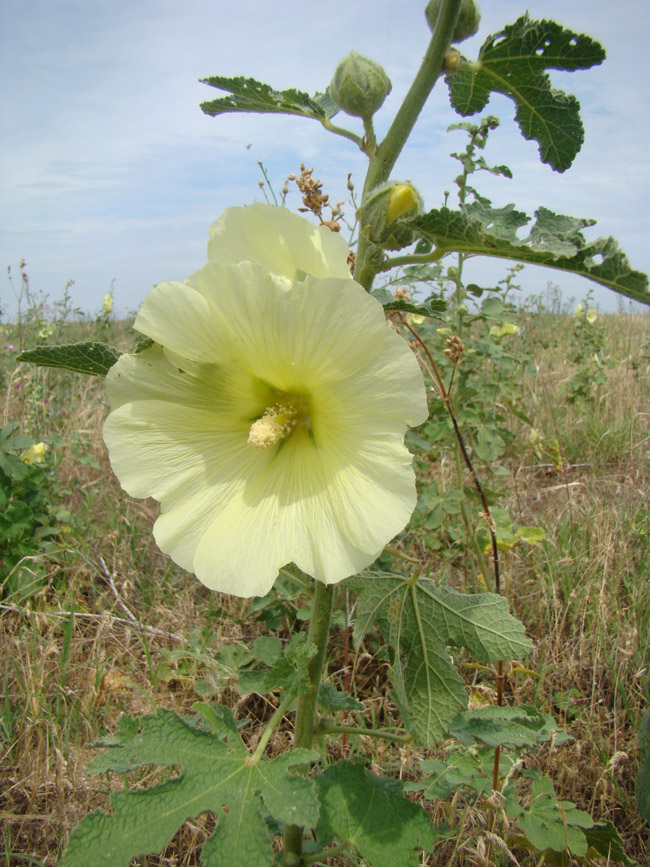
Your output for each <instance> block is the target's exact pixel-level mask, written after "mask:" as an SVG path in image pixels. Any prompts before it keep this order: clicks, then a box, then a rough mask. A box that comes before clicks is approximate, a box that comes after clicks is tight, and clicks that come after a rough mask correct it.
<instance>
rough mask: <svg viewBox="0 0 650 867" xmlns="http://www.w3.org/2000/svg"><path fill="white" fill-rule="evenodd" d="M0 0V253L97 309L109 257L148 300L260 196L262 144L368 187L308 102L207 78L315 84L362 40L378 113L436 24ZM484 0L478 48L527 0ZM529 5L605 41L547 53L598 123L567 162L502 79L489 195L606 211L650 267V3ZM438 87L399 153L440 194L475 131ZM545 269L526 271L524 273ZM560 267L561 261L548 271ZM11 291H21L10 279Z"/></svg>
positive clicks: (201, 3)
mask: <svg viewBox="0 0 650 867" xmlns="http://www.w3.org/2000/svg"><path fill="white" fill-rule="evenodd" d="M4 5H5V9H4V29H3V33H2V35H1V36H0V57H1V60H0V63H1V69H0V77H1V78H2V81H3V85H2V86H3V92H2V100H3V106H4V111H3V115H2V117H0V136H1V142H0V145H1V147H2V152H3V161H2V178H1V181H0V182H1V184H2V190H3V195H2V202H3V204H2V206H1V207H2V210H1V211H0V231H1V239H0V262H1V263H2V264H13V265H14V267H15V266H16V265H17V264H18V262H19V261H20V259H21V258H22V257H25V258H26V259H27V263H28V270H29V271H30V274H31V278H32V285H33V286H34V287H35V288H42V289H43V290H44V291H46V292H49V293H50V295H52V296H53V297H57V296H58V295H59V294H60V292H61V290H62V288H63V286H64V285H65V282H66V281H67V280H68V279H70V278H72V279H74V280H75V281H76V282H75V287H74V288H73V297H74V298H75V301H76V302H77V303H78V304H79V305H80V306H82V307H86V308H88V309H94V308H95V307H97V305H98V304H99V303H101V302H100V300H99V299H101V294H102V293H103V292H104V291H106V287H107V285H108V284H109V283H110V280H111V279H112V278H113V277H115V278H116V280H117V282H116V299H117V305H118V307H121V308H122V309H125V308H127V307H135V306H137V303H138V302H139V301H140V300H141V299H142V297H144V294H145V293H146V291H147V290H148V289H149V287H150V286H151V285H152V284H153V283H154V282H156V281H159V280H163V279H181V278H182V277H183V276H184V275H185V274H186V273H189V272H191V271H193V270H195V269H196V268H197V267H199V265H200V264H201V260H202V257H203V255H204V249H205V240H206V238H207V230H208V226H209V224H210V222H211V221H212V220H213V219H215V218H216V217H217V216H218V215H219V213H221V211H222V210H223V209H224V208H225V207H227V206H228V205H232V204H242V203H245V202H248V201H251V200H252V199H254V198H256V197H258V196H259V190H258V187H257V178H258V177H259V167H258V165H257V159H260V158H261V159H263V160H264V163H265V165H266V166H267V167H268V169H269V171H270V174H271V176H272V178H273V180H274V182H275V183H276V184H277V187H278V188H279V187H280V186H281V184H282V182H283V180H284V178H285V177H286V175H287V174H288V173H289V172H291V171H298V169H299V165H300V162H301V161H304V162H305V163H307V164H308V165H314V167H315V173H316V174H317V175H318V176H319V177H321V178H322V180H323V181H324V183H325V185H326V189H327V191H328V192H329V193H330V196H331V198H332V200H334V201H336V200H338V199H340V198H342V197H343V195H344V194H345V192H346V190H345V180H346V176H347V173H348V171H353V173H354V179H355V182H356V184H357V189H358V190H359V191H360V188H361V186H362V181H363V171H364V160H363V157H362V155H361V154H360V153H359V152H358V151H356V150H355V148H354V146H353V145H352V144H351V143H348V142H345V141H343V140H341V139H338V138H334V137H332V136H329V135H328V134H327V133H325V132H324V131H323V130H322V129H321V128H320V126H319V125H318V124H317V123H313V122H307V121H302V120H300V119H293V118H283V117H272V118H271V117H259V116H241V115H237V116H226V117H220V118H215V119H213V118H208V117H206V116H204V115H203V114H202V113H201V112H200V110H199V109H198V103H199V102H201V101H203V100H209V99H211V98H214V97H215V96H218V95H219V93H218V92H217V91H216V90H213V89H211V88H208V87H206V86H205V85H201V84H199V83H198V81H197V79H198V78H200V77H202V76H208V75H212V74H223V75H237V74H245V75H250V76H253V77H257V78H259V79H261V80H263V81H267V82H269V83H270V84H272V85H273V86H275V87H278V88H284V87H289V86H297V87H299V88H300V89H303V90H307V91H309V92H313V91H315V90H319V89H321V90H322V89H323V88H324V87H325V86H326V85H327V83H328V81H329V78H330V77H331V74H332V72H333V70H334V67H335V65H336V63H337V62H338V61H339V60H340V59H341V58H342V57H343V56H344V55H345V54H346V53H347V52H348V51H349V50H350V49H351V48H355V49H357V50H359V51H360V52H362V53H365V54H368V55H369V56H372V57H374V58H375V59H377V60H379V61H380V62H381V63H383V65H384V66H385V67H386V69H387V71H388V73H389V75H390V76H391V78H392V81H393V94H392V95H391V97H390V98H389V100H388V101H387V104H386V106H385V108H384V109H383V110H382V113H381V115H380V116H379V119H378V128H379V129H380V130H385V128H386V127H387V124H388V123H389V121H390V119H391V117H392V114H393V113H394V111H395V110H396V107H397V106H398V105H399V101H400V100H401V98H402V96H403V94H404V93H405V91H406V89H407V87H408V84H409V82H410V78H411V76H412V75H413V74H414V72H415V70H416V67H417V65H418V63H419V60H420V58H421V56H422V54H423V53H424V50H425V47H426V43H427V39H428V30H427V28H426V25H425V23H424V16H423V8H424V5H425V3H424V0H409V2H406V3H401V4H399V3H397V2H395V0H372V2H371V0H364V2H358V3H349V2H348V0H345V2H343V0H331V2H329V3H327V4H318V5H316V4H308V5H305V4H304V3H303V2H302V0H278V2H276V3H274V4H268V3H262V2H259V0H245V2H240V3H239V4H237V5H236V4H231V3H225V2H221V3H219V2H217V3H215V2H214V0H188V2H187V3H184V4H179V3H178V2H176V0H139V2H136V3H133V2H126V0H112V2H110V3H109V2H108V0H96V2H94V3H88V2H87V0H84V2H81V0H57V3H55V4H54V3H51V2H49V0H6V2H5V4H4ZM482 5H483V7H484V8H483V24H484V26H482V28H481V33H480V38H477V37H475V38H474V39H473V40H471V41H470V42H468V43H465V44H464V46H463V50H464V51H465V52H466V53H467V54H469V55H471V54H473V53H476V51H477V50H478V46H479V45H480V42H481V41H482V39H483V38H484V37H485V35H486V34H487V33H489V32H494V31H495V30H498V29H500V28H501V27H502V26H503V25H504V24H506V23H511V22H513V21H514V20H515V19H516V18H517V17H518V15H519V14H521V12H522V11H523V9H524V7H525V5H526V4H521V5H520V4H519V3H515V2H514V0H499V2H496V3H494V2H493V3H486V2H484V3H483V4H482ZM528 9H529V12H530V14H531V17H553V18H555V19H556V20H558V21H559V22H560V23H562V24H564V25H566V26H569V27H573V28H574V29H576V30H578V31H580V32H582V31H586V32H588V33H590V34H591V35H593V36H594V37H595V38H597V39H600V40H601V41H602V42H603V43H604V44H605V45H606V47H607V49H608V55H609V59H608V61H607V62H606V64H604V65H603V66H602V67H601V68H598V69H595V70H590V71H587V72H580V73H576V74H575V75H569V74H562V73H555V72H553V73H551V75H552V79H553V83H554V84H555V85H556V86H560V87H564V88H566V89H568V90H570V91H571V92H574V93H576V94H577V95H578V97H579V99H580V100H581V102H582V104H583V118H584V122H585V127H586V130H587V137H586V143H585V146H584V148H583V151H582V152H581V154H580V155H579V156H578V158H577V160H576V162H575V165H574V167H573V168H572V169H571V170H570V171H569V172H567V173H566V174H565V175H562V176H560V175H557V174H555V173H553V172H552V171H551V170H550V169H549V168H548V167H547V166H543V165H541V164H540V163H539V160H538V158H537V146H536V144H535V143H534V142H526V141H524V140H523V139H522V138H521V137H520V136H519V135H518V133H517V132H516V130H515V129H514V124H513V123H512V114H513V109H512V105H511V104H510V103H509V102H508V101H507V100H506V99H505V98H498V99H493V101H492V103H491V104H490V106H489V108H488V110H489V111H491V112H493V113H495V114H498V115H499V116H500V117H501V120H502V126H501V127H500V128H499V130H497V131H496V132H495V133H494V135H493V136H492V138H491V141H490V143H489V145H488V149H487V151H486V158H487V159H488V161H489V162H494V163H506V164H508V165H510V167H511V168H512V170H513V172H514V176H515V177H514V180H513V181H510V182H509V181H506V180H503V179H498V178H497V179H495V178H492V177H491V176H488V175H485V176H484V177H481V178H480V186H481V189H482V191H484V192H485V193H486V194H487V195H488V196H490V197H491V198H492V199H493V200H494V202H495V204H504V203H506V202H509V201H514V202H516V203H517V204H518V206H520V207H521V208H522V209H524V210H526V211H527V212H528V213H530V214H532V212H533V210H534V209H535V208H536V207H537V206H538V205H540V204H544V205H546V206H547V207H550V208H551V209H553V210H556V211H558V212H564V213H570V214H575V215H577V216H591V217H596V218H597V219H598V220H599V227H598V229H599V232H600V233H602V234H614V235H616V236H617V237H618V239H619V240H620V242H621V245H622V247H623V248H624V249H625V250H626V252H628V254H629V255H630V259H631V261H632V264H633V266H634V267H636V268H639V269H642V270H643V269H645V270H650V254H649V253H648V250H647V235H648V222H649V220H648V215H647V206H646V202H647V199H648V193H649V187H650V183H649V179H648V174H647V169H646V167H645V165H646V156H645V150H646V147H647V146H646V141H647V138H648V135H649V134H650V130H649V129H648V126H649V121H648V115H647V112H646V111H645V108H644V107H645V105H646V104H647V101H648V84H647V78H646V77H644V76H641V75H639V71H638V65H637V64H635V63H634V62H633V59H634V58H635V57H637V58H638V57H642V56H644V51H645V46H644V37H645V33H646V32H647V26H643V23H644V22H645V24H646V25H647V23H648V20H649V12H648V9H647V7H646V6H645V3H641V2H640V0H631V2H627V3H626V5H625V15H622V14H621V10H620V8H617V7H612V5H611V4H607V3H605V2H604V0H596V2H587V0H576V2H574V3H572V4H566V3H565V2H560V0H546V2H542V0H535V2H529V3H528ZM631 21H635V22H636V25H635V27H631V26H630V22H631ZM445 91H446V88H445V87H444V85H443V84H442V83H440V84H439V86H438V87H437V88H436V90H435V91H434V93H433V95H432V97H431V100H430V102H429V103H428V104H427V106H426V107H425V110H424V112H423V115H422V118H421V121H420V123H419V124H418V127H417V128H416V132H415V134H414V136H413V138H412V140H411V142H410V143H409V145H408V148H407V150H406V151H405V153H404V155H403V157H402V159H401V160H400V162H399V163H398V165H397V167H396V170H395V174H396V176H399V177H405V176H409V177H411V178H412V179H413V181H414V182H415V183H416V184H417V186H418V187H419V188H420V189H421V191H422V192H423V194H424V195H425V199H426V200H427V203H428V204H429V205H430V206H436V205H438V204H439V203H440V200H441V194H442V190H443V189H444V188H445V187H450V186H452V185H453V178H454V176H455V174H456V173H457V164H455V163H454V162H453V161H452V160H450V159H449V157H448V153H449V151H450V150H459V149H462V147H463V145H464V142H463V138H462V134H460V133H453V134H449V135H447V134H446V133H443V132H442V131H443V130H444V129H445V128H446V127H447V126H448V124H450V123H453V122H455V121H457V120H458V118H457V116H455V115H454V114H453V113H452V112H451V110H450V109H449V106H448V98H447V95H446V92H445ZM350 123H351V124H353V123H354V122H353V121H350ZM249 144H250V145H251V147H250V149H247V145H249ZM292 201H293V202H294V203H295V202H296V196H295V195H294V197H293V200H292ZM489 267H490V268H493V267H494V266H493V265H490V266H489ZM504 267H505V266H504ZM486 269H488V266H487V265H486ZM534 270H536V269H530V273H531V274H533V271H534ZM501 273H503V272H501ZM539 273H543V272H539ZM527 274H528V269H527V271H525V272H524V274H523V275H522V282H524V283H525V284H526V282H527ZM539 279H540V278H538V277H537V276H534V277H533V276H531V278H530V283H531V288H532V284H535V288H536V287H537V285H538V284H539ZM549 279H556V280H557V282H559V283H564V279H565V278H564V277H563V276H562V275H559V274H558V275H554V274H553V273H552V272H549ZM586 288H587V284H585V291H586ZM0 292H1V293H2V296H3V299H4V300H5V301H9V300H10V292H9V289H8V288H4V287H0ZM572 294H575V293H574V292H573V291H572ZM5 296H6V297H5ZM599 297H603V298H605V297H607V296H606V295H605V294H604V292H603V294H602V296H599ZM612 303H615V301H614V299H613V296H612Z"/></svg>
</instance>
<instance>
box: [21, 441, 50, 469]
mask: <svg viewBox="0 0 650 867" xmlns="http://www.w3.org/2000/svg"><path fill="white" fill-rule="evenodd" d="M47 449H48V446H47V443H43V442H40V443H34V445H32V446H30V447H29V448H27V449H25V451H24V452H23V453H22V454H21V456H20V460H21V461H23V462H24V463H26V464H42V463H44V462H45V455H46V453H47Z"/></svg>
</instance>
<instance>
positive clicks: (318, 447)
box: [104, 205, 427, 596]
mask: <svg viewBox="0 0 650 867" xmlns="http://www.w3.org/2000/svg"><path fill="white" fill-rule="evenodd" d="M348 253H349V250H348V248H347V245H346V244H345V242H344V241H343V240H342V239H341V238H340V236H338V235H335V234H333V233H331V232H330V231H329V229H323V228H317V227H315V226H314V225H313V224H311V223H309V222H308V221H307V220H305V219H303V218H301V217H298V216H296V215H293V214H291V213H290V212H288V211H286V210H285V209H282V208H273V207H271V206H268V205H255V206H252V207H250V208H233V209H230V210H229V211H226V213H225V214H224V215H223V217H221V219H220V220H218V221H217V222H216V223H215V224H214V226H213V227H212V230H211V240H210V245H209V256H210V258H211V259H212V260H214V261H211V262H209V263H208V264H207V265H206V266H205V267H204V268H203V269H202V270H201V271H199V272H198V273H196V274H194V275H193V276H192V277H190V278H188V279H187V280H186V281H185V283H162V284H159V285H158V286H156V288H155V289H153V290H152V291H151V292H150V293H149V295H148V296H147V297H146V299H145V301H144V303H143V305H142V308H141V310H140V312H139V314H138V317H137V319H136V322H135V327H136V329H137V330H138V331H140V332H142V333H143V334H146V335H147V336H149V337H151V338H152V339H153V340H154V341H155V345H154V346H153V347H152V348H151V349H148V350H146V351H145V352H143V353H142V354H140V355H123V356H122V357H121V358H120V359H119V361H118V362H117V364H116V365H115V366H114V367H113V368H112V369H111V371H110V372H109V374H108V377H107V387H108V395H109V400H110V402H111V405H112V412H111V414H110V415H109V417H108V420H107V422H106V426H105V428H104V438H105V440H106V443H107V445H108V449H109V453H110V458H111V463H112V465H113V468H114V470H115V472H116V474H117V476H118V478H119V479H120V481H121V483H122V485H123V487H124V488H125V489H126V490H127V491H128V492H129V493H130V494H132V495H133V496H137V497H148V496H152V497H155V498H156V499H157V500H159V501H160V502H161V505H162V509H161V516H160V517H159V518H158V520H157V521H156V525H155V528H154V533H155V537H156V541H157V542H158V545H159V546H160V548H161V549H162V550H163V551H165V552H166V553H168V554H170V555H171V556H172V557H173V559H174V560H175V561H176V562H177V563H178V564H180V565H181V566H183V567H184V568H186V569H188V570H190V571H193V572H195V573H196V575H197V577H198V578H199V579H200V580H201V581H202V582H203V583H204V584H206V585H207V586H208V587H211V588H213V589H215V590H221V591H224V592H227V593H233V594H235V595H238V596H253V595H263V594H265V593H266V592H267V591H268V590H269V589H270V587H271V586H272V585H273V582H274V581H275V578H276V576H277V573H278V569H279V568H281V567H282V566H284V565H285V564H287V563H290V562H294V563H295V564H296V565H297V566H298V567H299V568H300V569H302V570H303V571H304V572H306V573H307V574H309V575H312V576H313V577H314V578H316V579H318V580H320V581H323V582H324V583H327V584H330V583H334V582H337V581H341V580H342V579H343V578H345V577H347V576H348V575H352V574H355V573H356V572H359V571H360V570H361V569H364V568H365V567H367V566H368V565H369V564H370V563H372V562H373V560H374V559H375V558H376V557H377V556H378V554H379V553H380V552H381V551H382V549H383V547H384V545H385V544H386V543H387V542H388V541H390V539H391V538H392V537H393V536H394V535H395V534H396V533H398V532H400V531H401V530H402V529H403V528H404V526H405V525H406V523H407V521H408V519H409V517H410V515H411V512H412V510H413V508H414V507H415V502H416V497H415V481H414V474H413V469H412V465H411V463H412V462H411V456H410V454H409V452H408V451H407V449H406V448H405V446H404V433H405V429H406V426H407V425H414V424H420V423H421V422H423V421H424V420H425V419H426V416H427V408H426V399H425V390H424V383H423V380H422V375H421V373H420V370H419V368H418V365H417V362H416V360H415V357H414V356H413V354H412V353H411V351H410V350H409V348H408V346H407V344H406V343H405V341H404V340H403V339H402V338H401V337H399V335H397V334H396V333H395V332H394V331H393V330H391V329H389V328H387V327H386V324H385V319H384V314H383V309H382V307H381V305H380V304H379V303H378V302H377V301H375V300H374V299H373V298H371V297H370V296H369V295H368V294H367V293H366V292H365V291H364V290H363V288H362V287H361V286H359V285H358V284H357V283H355V282H354V281H353V280H351V279H350V277H349V270H348V266H347V257H348ZM238 257H239V258H238Z"/></svg>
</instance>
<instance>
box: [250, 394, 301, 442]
mask: <svg viewBox="0 0 650 867" xmlns="http://www.w3.org/2000/svg"><path fill="white" fill-rule="evenodd" d="M308 424H309V408H308V406H307V401H306V400H305V398H304V397H297V396H294V395H286V396H285V397H283V399H282V401H281V402H279V403H276V404H274V405H273V406H269V407H267V408H266V409H265V411H264V415H262V416H261V418H258V419H257V421H254V422H253V424H252V425H251V428H250V431H249V432H248V444H249V445H250V446H252V447H253V448H254V449H268V448H270V447H271V446H275V445H277V444H278V443H280V442H282V440H285V439H287V437H289V436H290V435H291V434H292V433H293V431H294V430H295V429H296V428H297V427H300V426H302V427H307V426H308Z"/></svg>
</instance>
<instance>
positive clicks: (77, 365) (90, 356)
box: [16, 341, 122, 376]
mask: <svg viewBox="0 0 650 867" xmlns="http://www.w3.org/2000/svg"><path fill="white" fill-rule="evenodd" d="M121 354H122V353H121V352H120V351H119V350H118V349H114V348H113V347H112V346H107V345H106V344H105V343H97V342H93V341H89V342H86V343H65V344H62V345H60V346H36V347H35V348H34V349H26V350H25V351H24V352H21V353H20V355H19V356H18V357H17V358H16V361H27V362H30V363H31V364H38V365H40V366H41V367H60V368H62V369H63V370H72V371H74V372H75V373H87V374H89V375H90V376H106V374H107V373H108V371H109V370H110V369H111V367H112V366H113V365H114V364H115V362H116V361H117V359H118V358H119V357H120V355H121Z"/></svg>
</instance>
